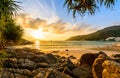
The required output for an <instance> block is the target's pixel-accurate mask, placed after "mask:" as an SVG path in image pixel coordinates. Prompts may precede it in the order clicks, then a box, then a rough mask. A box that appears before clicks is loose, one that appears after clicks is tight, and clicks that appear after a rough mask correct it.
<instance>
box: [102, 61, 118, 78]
mask: <svg viewBox="0 0 120 78" xmlns="http://www.w3.org/2000/svg"><path fill="white" fill-rule="evenodd" d="M102 66H103V68H104V70H103V72H102V77H103V78H120V63H117V62H115V61H110V60H106V61H104V63H103V65H102Z"/></svg>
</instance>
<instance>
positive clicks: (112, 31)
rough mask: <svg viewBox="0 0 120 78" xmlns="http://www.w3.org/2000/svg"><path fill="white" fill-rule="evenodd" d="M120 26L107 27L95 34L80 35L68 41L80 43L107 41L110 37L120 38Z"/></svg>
mask: <svg viewBox="0 0 120 78" xmlns="http://www.w3.org/2000/svg"><path fill="white" fill-rule="evenodd" d="M119 31H120V25H117V26H111V27H107V28H104V29H101V30H98V31H96V32H94V33H91V34H87V35H78V36H73V37H70V38H68V39H67V40H68V41H80V40H89V41H95V40H105V39H106V38H108V37H120V32H119Z"/></svg>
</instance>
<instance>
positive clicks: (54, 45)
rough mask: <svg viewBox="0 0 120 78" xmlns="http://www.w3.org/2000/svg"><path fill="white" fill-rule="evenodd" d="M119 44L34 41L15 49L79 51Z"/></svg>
mask: <svg viewBox="0 0 120 78" xmlns="http://www.w3.org/2000/svg"><path fill="white" fill-rule="evenodd" d="M116 43H120V42H108V41H35V43H34V44H32V45H24V46H17V47H29V48H35V49H40V50H57V49H58V50H65V49H71V50H80V49H88V48H94V47H104V46H110V45H113V44H116Z"/></svg>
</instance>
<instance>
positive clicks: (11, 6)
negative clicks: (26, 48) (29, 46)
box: [0, 0, 23, 50]
mask: <svg viewBox="0 0 120 78" xmlns="http://www.w3.org/2000/svg"><path fill="white" fill-rule="evenodd" d="M17 3H20V2H17V1H14V0H0V42H1V43H0V44H1V45H0V50H1V49H3V48H4V47H5V46H6V44H7V43H8V42H9V41H16V40H19V39H20V38H21V36H22V34H23V30H22V29H21V27H20V26H18V25H17V24H16V23H15V22H14V19H13V17H14V16H15V15H16V14H17V12H18V10H19V9H20V6H19V5H17Z"/></svg>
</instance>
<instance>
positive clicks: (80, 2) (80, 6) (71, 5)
mask: <svg viewBox="0 0 120 78" xmlns="http://www.w3.org/2000/svg"><path fill="white" fill-rule="evenodd" d="M116 2H117V0H65V2H64V6H67V9H68V12H71V11H72V14H73V17H75V15H76V13H78V14H80V15H81V16H84V15H85V14H90V15H94V14H95V13H96V11H100V8H101V7H102V6H104V7H106V8H108V9H111V8H113V7H114V5H115V3H116Z"/></svg>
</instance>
